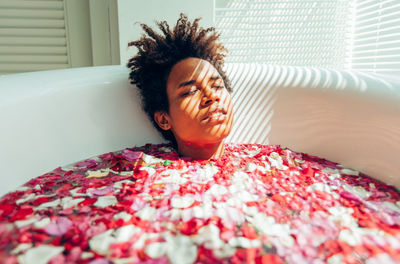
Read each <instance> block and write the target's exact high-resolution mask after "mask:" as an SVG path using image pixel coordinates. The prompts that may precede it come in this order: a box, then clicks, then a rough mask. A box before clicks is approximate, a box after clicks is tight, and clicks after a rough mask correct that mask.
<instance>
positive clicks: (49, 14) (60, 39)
mask: <svg viewBox="0 0 400 264" xmlns="http://www.w3.org/2000/svg"><path fill="white" fill-rule="evenodd" d="M64 17H65V12H64V2H63V0H42V1H40V0H0V74H8V73H16V72H25V71H37V70H48V69H58V68H66V67H69V60H68V52H67V50H68V48H67V38H66V27H65V21H64Z"/></svg>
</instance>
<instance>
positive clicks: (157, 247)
mask: <svg viewBox="0 0 400 264" xmlns="http://www.w3.org/2000/svg"><path fill="white" fill-rule="evenodd" d="M167 250H168V244H167V243H165V242H155V243H152V244H149V245H147V247H146V249H145V252H146V254H147V255H148V256H149V257H151V258H155V259H156V258H160V257H162V256H163V255H165V253H167Z"/></svg>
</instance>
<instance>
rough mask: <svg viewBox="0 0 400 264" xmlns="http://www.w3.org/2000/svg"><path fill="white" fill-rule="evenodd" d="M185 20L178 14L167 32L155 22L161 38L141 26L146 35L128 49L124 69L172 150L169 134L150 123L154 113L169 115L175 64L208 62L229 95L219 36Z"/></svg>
mask: <svg viewBox="0 0 400 264" xmlns="http://www.w3.org/2000/svg"><path fill="white" fill-rule="evenodd" d="M200 19H201V18H197V19H195V20H194V21H193V22H190V21H189V20H188V17H187V16H186V15H184V14H180V18H179V19H178V21H177V23H176V25H175V27H174V28H173V29H172V30H171V29H170V27H169V25H168V24H167V22H166V21H161V22H157V26H158V28H159V29H160V30H161V32H162V34H158V33H157V32H155V31H154V30H153V29H152V28H151V27H149V26H147V25H145V24H141V27H142V28H143V30H144V31H145V33H147V36H146V35H145V34H144V35H142V37H141V38H140V39H139V40H137V41H133V42H130V43H129V44H128V46H135V47H137V48H138V50H139V51H138V53H137V55H136V56H134V57H132V58H131V59H130V60H129V62H128V64H127V67H128V68H130V69H131V72H130V74H129V79H130V82H131V84H135V85H136V87H137V88H138V89H139V92H140V95H141V100H142V107H143V110H144V111H145V113H146V114H147V115H148V117H149V118H150V120H151V121H152V123H153V125H154V127H156V128H157V129H158V131H159V132H160V133H161V135H162V136H163V137H164V138H165V139H166V140H168V141H170V142H171V143H172V144H174V145H175V146H176V141H175V137H174V135H173V134H172V132H171V131H170V130H167V131H166V130H162V129H161V128H160V127H159V126H158V125H157V123H156V122H155V120H154V113H155V112H158V111H164V112H167V113H168V112H169V103H168V97H167V80H168V76H169V73H170V71H171V69H172V67H173V66H174V65H175V64H176V63H178V62H179V61H181V60H183V59H186V58H189V57H195V58H200V59H203V60H207V61H208V62H210V63H211V64H212V65H213V66H214V67H215V68H216V69H217V71H218V72H219V73H220V75H221V77H222V79H223V80H224V83H225V87H226V89H227V90H228V91H229V92H231V91H232V88H231V84H230V81H229V80H228V78H227V77H226V74H225V72H224V71H223V69H222V68H223V65H224V58H225V56H226V52H227V50H226V49H225V47H224V46H223V45H222V44H221V42H220V39H219V37H220V34H219V33H217V32H216V30H215V28H214V27H210V28H206V29H204V28H202V27H200V26H199V20H200Z"/></svg>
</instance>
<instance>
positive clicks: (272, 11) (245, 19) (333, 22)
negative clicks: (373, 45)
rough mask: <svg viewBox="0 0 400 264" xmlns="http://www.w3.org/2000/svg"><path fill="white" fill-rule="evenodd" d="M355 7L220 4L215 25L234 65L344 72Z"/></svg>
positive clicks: (287, 0) (260, 0) (312, 2)
mask: <svg viewBox="0 0 400 264" xmlns="http://www.w3.org/2000/svg"><path fill="white" fill-rule="evenodd" d="M353 7H354V6H353V1H348V0H215V23H216V27H217V28H218V29H219V30H220V31H221V33H222V35H221V38H222V41H223V42H224V44H225V46H226V47H227V48H228V50H229V51H230V54H229V56H228V58H227V61H229V62H259V63H268V64H286V65H298V66H321V67H333V68H343V67H345V65H348V64H349V63H348V58H349V57H350V55H349V54H350V51H351V45H350V43H351V36H350V34H351V31H352V27H351V23H352V14H353Z"/></svg>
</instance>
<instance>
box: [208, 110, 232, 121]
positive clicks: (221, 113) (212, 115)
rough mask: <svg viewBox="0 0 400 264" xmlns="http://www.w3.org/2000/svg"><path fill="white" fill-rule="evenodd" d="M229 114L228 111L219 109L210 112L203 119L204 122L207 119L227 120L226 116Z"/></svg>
mask: <svg viewBox="0 0 400 264" xmlns="http://www.w3.org/2000/svg"><path fill="white" fill-rule="evenodd" d="M226 114H227V111H226V110H225V109H223V108H217V109H215V110H211V111H209V112H208V113H207V114H206V115H205V117H204V118H203V119H202V121H203V120H207V119H216V120H219V119H225V116H226Z"/></svg>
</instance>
